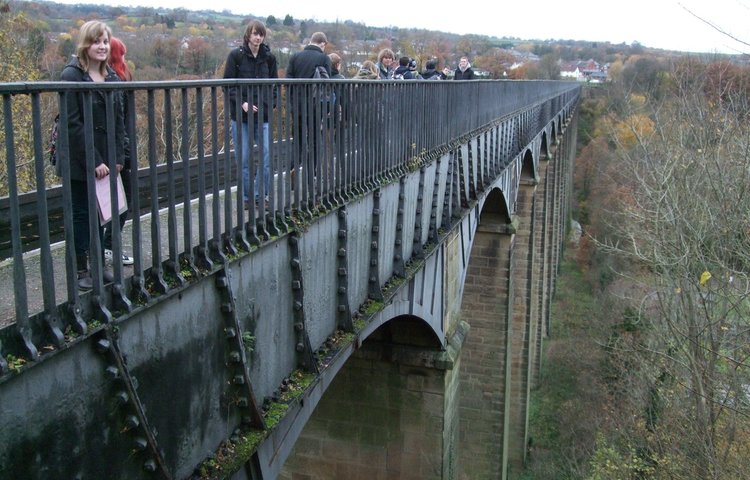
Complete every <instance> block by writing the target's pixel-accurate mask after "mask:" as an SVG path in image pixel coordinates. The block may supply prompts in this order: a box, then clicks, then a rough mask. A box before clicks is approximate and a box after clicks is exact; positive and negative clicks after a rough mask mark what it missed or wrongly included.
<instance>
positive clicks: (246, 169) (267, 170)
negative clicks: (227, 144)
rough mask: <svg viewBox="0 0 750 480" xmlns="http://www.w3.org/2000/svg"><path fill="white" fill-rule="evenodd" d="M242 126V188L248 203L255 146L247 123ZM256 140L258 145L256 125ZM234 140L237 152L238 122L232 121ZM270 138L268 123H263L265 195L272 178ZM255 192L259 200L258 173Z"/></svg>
mask: <svg viewBox="0 0 750 480" xmlns="http://www.w3.org/2000/svg"><path fill="white" fill-rule="evenodd" d="M240 125H241V126H242V128H241V132H242V187H243V189H244V191H245V195H244V196H245V201H248V199H249V197H250V149H251V148H253V144H252V143H250V132H249V128H248V124H247V123H241V124H240ZM253 133H254V135H253V136H254V140H255V143H258V124H257V123H255V124H254V132H253ZM232 140H233V141H234V151H235V152H237V146H238V145H239V143H238V141H237V122H236V121H234V120H232ZM268 142H269V138H268V123H265V122H264V123H263V192H264V195H268V191H269V187H270V176H271V155H270V154H269V151H268V145H269V143H268ZM253 186H254V190H255V198H256V199H257V198H258V195H259V194H260V191H259V186H258V175H257V172H256V176H255V180H254V181H253Z"/></svg>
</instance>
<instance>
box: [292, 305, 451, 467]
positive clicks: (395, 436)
mask: <svg viewBox="0 0 750 480" xmlns="http://www.w3.org/2000/svg"><path fill="white" fill-rule="evenodd" d="M444 355H445V352H443V351H442V344H441V342H440V339H438V338H436V336H435V333H434V332H433V330H432V329H431V328H430V327H429V325H428V324H427V323H426V322H425V321H424V320H422V319H420V318H418V317H414V316H411V315H402V316H398V317H395V318H393V319H391V320H389V321H388V322H386V323H385V324H383V325H381V326H380V327H379V328H378V329H377V330H375V331H374V332H373V333H372V334H371V335H370V336H369V337H368V338H367V339H366V340H365V341H364V342H363V343H362V345H361V347H360V348H359V349H357V350H356V351H355V352H354V353H353V354H352V356H351V357H350V358H349V359H348V360H347V361H346V364H345V365H344V366H343V367H342V368H341V370H340V371H339V373H338V374H337V376H336V378H334V380H333V381H332V383H331V384H330V386H329V387H328V389H327V390H326V392H325V394H324V395H323V397H322V398H321V400H320V402H319V403H318V405H317V407H316V408H315V411H314V412H313V414H312V416H311V417H310V419H309V421H308V422H307V424H306V425H305V427H304V430H303V431H302V433H301V434H300V437H299V439H298V440H297V443H296V444H295V446H294V449H293V451H292V453H291V455H290V456H289V458H288V459H287V461H286V463H285V464H284V467H283V469H282V472H281V473H280V475H279V478H280V479H297V478H305V479H308V480H330V479H336V478H339V479H350V478H402V477H408V478H415V479H420V478H423V479H430V478H455V477H454V476H447V474H449V471H446V472H443V469H445V468H450V467H451V465H452V462H445V461H444V456H445V450H446V448H447V447H448V445H449V444H450V443H451V442H450V441H446V437H448V438H450V436H451V435H453V433H452V432H453V431H455V432H456V433H455V436H456V438H457V428H454V427H452V426H451V425H450V424H449V423H450V422H451V421H452V420H453V419H452V418H451V417H452V416H446V414H445V412H446V407H445V406H446V403H450V402H451V401H452V400H451V399H450V397H451V396H453V395H455V393H452V392H451V391H450V390H449V389H448V388H446V386H447V385H448V386H449V385H451V384H452V382H450V381H449V378H450V377H451V376H452V374H451V373H450V369H449V368H445V367H444V366H441V365H440V359H444Z"/></svg>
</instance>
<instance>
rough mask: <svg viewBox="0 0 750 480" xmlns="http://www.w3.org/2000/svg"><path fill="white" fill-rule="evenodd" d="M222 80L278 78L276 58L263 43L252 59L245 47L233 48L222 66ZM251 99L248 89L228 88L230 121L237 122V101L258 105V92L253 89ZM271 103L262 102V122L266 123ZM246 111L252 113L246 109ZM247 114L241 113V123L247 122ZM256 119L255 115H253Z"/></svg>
mask: <svg viewBox="0 0 750 480" xmlns="http://www.w3.org/2000/svg"><path fill="white" fill-rule="evenodd" d="M224 78H279V69H278V66H277V64H276V57H275V56H274V55H273V53H271V49H270V48H269V46H268V45H266V44H265V43H261V44H260V48H259V49H258V56H257V57H254V56H253V55H252V53H250V52H249V51H248V50H247V49H246V48H245V47H239V48H235V49H234V50H232V51H231V52H229V56H228V57H227V62H226V64H225V65H224ZM272 95H273V98H274V99H275V98H276V89H275V88H274V89H273V93H272ZM252 97H253V98H252V99H251V98H250V89H249V88H246V87H245V88H230V89H229V105H230V108H231V111H230V115H231V116H232V120H235V121H236V120H237V118H236V117H237V100H240V102H239V103H240V104H242V103H245V102H247V103H248V104H250V105H259V103H260V101H259V98H258V90H257V89H253V95H252ZM275 103H276V102H275V101H273V102H272V103H269V102H268V101H266V100H264V101H263V121H264V122H268V109H269V108H272V106H273V104H275ZM248 111H252V110H251V109H250V108H248ZM247 115H248V113H247V112H242V121H243V122H247V118H248V117H247ZM255 115H256V117H257V114H255Z"/></svg>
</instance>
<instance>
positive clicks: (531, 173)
mask: <svg viewBox="0 0 750 480" xmlns="http://www.w3.org/2000/svg"><path fill="white" fill-rule="evenodd" d="M521 165H522V166H521V180H522V181H523V180H534V179H536V167H535V165H534V154H533V153H532V152H531V149H530V148H527V149H526V151H525V152H524V153H523V160H522V163H521Z"/></svg>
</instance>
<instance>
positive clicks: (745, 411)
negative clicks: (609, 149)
mask: <svg viewBox="0 0 750 480" xmlns="http://www.w3.org/2000/svg"><path fill="white" fill-rule="evenodd" d="M712 67H714V66H709V65H705V64H702V63H699V62H697V61H694V60H690V61H684V62H680V63H678V64H676V65H674V66H673V68H672V69H671V71H670V72H669V82H667V84H668V87H667V89H666V90H667V91H666V93H665V92H664V88H663V85H662V89H661V90H662V91H661V92H660V93H659V95H657V96H648V95H647V96H646V97H645V98H646V100H645V101H643V100H642V97H639V98H641V101H638V102H626V104H625V107H624V108H623V111H622V116H621V119H622V121H621V123H620V129H619V130H616V131H613V135H612V137H611V138H612V141H613V143H614V144H615V145H616V147H617V149H616V150H617V152H618V154H619V160H618V161H619V162H620V169H619V172H620V175H619V177H618V178H617V183H618V185H619V188H618V189H617V190H616V192H615V195H616V196H617V198H618V200H619V208H617V209H616V210H615V211H613V212H610V213H611V215H609V216H608V217H605V218H609V219H611V223H610V225H609V227H610V228H611V229H612V231H614V232H616V235H615V238H617V239H619V240H618V241H616V242H614V241H609V242H607V241H602V243H601V244H600V245H601V247H603V248H604V249H606V250H607V251H609V252H611V253H613V254H616V255H619V256H624V257H627V258H629V259H630V260H631V262H632V265H633V266H634V268H633V269H632V270H631V272H630V273H631V275H633V272H636V274H635V275H637V277H636V276H633V277H632V278H635V279H636V281H638V282H639V283H641V284H642V286H643V288H644V290H642V291H645V292H646V293H645V294H644V295H642V296H641V297H640V298H634V299H633V300H634V303H633V307H632V308H633V312H635V313H634V315H633V319H632V322H633V325H635V326H636V327H635V330H636V331H637V332H638V334H637V335H635V336H630V337H628V338H627V339H625V340H623V339H618V341H617V342H616V344H615V345H613V347H614V349H615V350H616V351H617V353H618V355H619V359H620V360H621V362H622V363H621V366H622V367H623V368H621V369H620V374H621V376H622V378H623V379H626V381H625V383H627V384H628V388H627V389H626V391H625V396H627V397H628V399H629V400H630V401H631V402H633V403H635V404H637V405H639V406H640V412H641V414H642V417H641V418H642V420H643V421H642V422H640V423H638V422H635V423H634V424H633V426H632V427H633V432H637V433H635V435H638V436H639V438H638V444H639V448H640V450H639V457H640V458H641V459H644V460H645V461H646V462H645V463H644V464H643V465H642V467H641V468H642V473H643V472H648V473H649V475H651V477H650V478H706V479H725V478H726V479H729V478H747V477H746V475H747V472H748V471H750V456H748V451H750V436H749V435H750V398H748V397H749V394H750V368H749V367H750V364H749V363H748V356H750V215H749V214H748V212H750V126H748V122H747V120H748V117H749V116H750V108H748V102H747V78H748V76H747V74H745V75H729V74H728V73H729V72H728V71H727V70H726V68H725V69H719V70H718V71H717V70H716V69H715V68H712ZM727 68H728V67H727ZM625 97H626V98H630V99H632V98H634V97H632V96H629V95H626V96H625ZM644 118H647V119H649V120H650V122H648V128H644V123H645V121H644V120H643V119H644ZM633 119H638V121H633ZM600 240H603V239H600Z"/></svg>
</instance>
